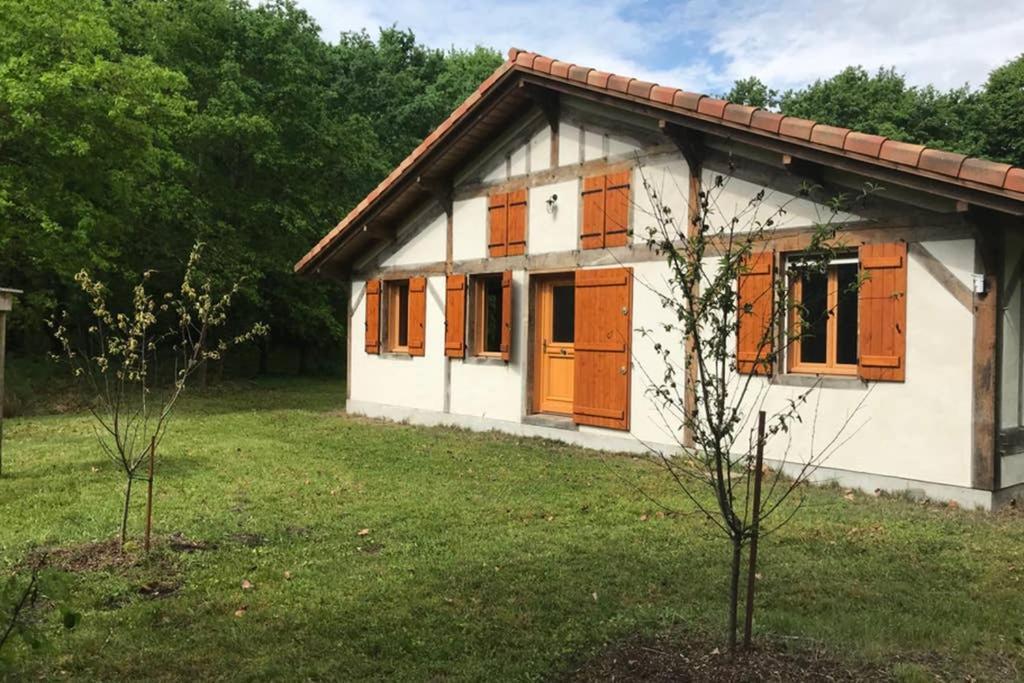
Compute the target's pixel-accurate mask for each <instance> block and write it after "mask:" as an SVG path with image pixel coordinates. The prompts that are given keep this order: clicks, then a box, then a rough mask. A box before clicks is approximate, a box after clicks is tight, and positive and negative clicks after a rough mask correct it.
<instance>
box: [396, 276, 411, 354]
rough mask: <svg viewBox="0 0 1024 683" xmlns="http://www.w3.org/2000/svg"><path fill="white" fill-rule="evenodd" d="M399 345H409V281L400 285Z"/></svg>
mask: <svg viewBox="0 0 1024 683" xmlns="http://www.w3.org/2000/svg"><path fill="white" fill-rule="evenodd" d="M398 345H399V346H408V345H409V283H408V282H403V283H401V284H400V285H398Z"/></svg>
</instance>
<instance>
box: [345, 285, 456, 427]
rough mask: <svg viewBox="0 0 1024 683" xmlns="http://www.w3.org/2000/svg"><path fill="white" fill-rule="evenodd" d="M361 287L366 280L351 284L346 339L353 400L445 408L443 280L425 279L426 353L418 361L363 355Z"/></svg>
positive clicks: (364, 310)
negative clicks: (351, 308) (349, 348)
mask: <svg viewBox="0 0 1024 683" xmlns="http://www.w3.org/2000/svg"><path fill="white" fill-rule="evenodd" d="M365 288H366V283H365V282H364V281H353V283H352V295H351V296H352V301H353V302H354V303H355V304H356V306H355V310H354V315H353V317H352V321H353V322H352V327H351V334H350V336H349V338H350V340H351V344H352V354H351V359H352V361H351V363H352V367H351V369H350V371H351V382H352V385H351V386H350V387H349V391H350V392H351V396H352V398H353V399H355V400H357V401H368V402H372V403H383V404H386V405H403V406H408V407H410V408H418V409H421V410H441V409H443V407H444V305H443V302H444V294H445V278H444V277H443V276H442V277H430V278H427V310H426V319H425V321H424V325H425V327H424V335H425V336H424V343H425V350H424V351H425V353H424V355H423V356H416V357H411V356H401V355H392V354H386V353H384V354H370V353H366V346H365V341H366V334H365V332H366V328H365V325H364V323H365V320H366V296H365Z"/></svg>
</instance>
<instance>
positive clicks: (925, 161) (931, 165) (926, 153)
mask: <svg viewBox="0 0 1024 683" xmlns="http://www.w3.org/2000/svg"><path fill="white" fill-rule="evenodd" d="M966 158H967V156H966V155H964V154H956V153H955V152H943V151H942V150H939V149H927V148H926V149H924V150H923V151H922V152H921V158H920V159H918V161H917V167H918V168H920V169H921V170H923V171H932V172H933V173H941V174H942V175H948V176H952V177H954V178H956V177H957V176H959V175H960V167H961V166H962V165H963V163H964V159H966Z"/></svg>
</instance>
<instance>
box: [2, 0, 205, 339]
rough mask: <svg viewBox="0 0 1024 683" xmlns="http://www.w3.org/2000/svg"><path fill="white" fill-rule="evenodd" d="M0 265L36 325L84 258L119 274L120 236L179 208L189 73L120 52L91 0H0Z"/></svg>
mask: <svg viewBox="0 0 1024 683" xmlns="http://www.w3.org/2000/svg"><path fill="white" fill-rule="evenodd" d="M0 16H3V17H4V19H3V21H2V22H0V224H2V226H3V229H2V230H0V272H2V273H4V275H5V278H14V279H16V280H17V282H18V284H19V285H20V286H21V288H23V289H25V290H26V291H27V292H28V295H27V296H26V297H25V298H24V300H23V304H24V305H22V306H20V307H19V308H18V309H16V311H15V317H14V327H15V330H17V329H19V328H22V329H24V328H26V327H27V328H29V329H41V328H42V321H43V319H44V318H45V316H46V315H47V313H48V311H50V310H51V309H52V308H53V307H54V306H55V305H56V302H57V301H58V300H62V299H65V298H66V296H67V294H68V291H69V289H70V284H71V280H72V277H73V276H74V273H76V272H77V271H78V270H79V269H81V268H82V267H86V266H87V267H90V268H92V269H94V270H97V271H98V272H103V273H107V274H111V275H113V276H114V277H115V279H116V278H117V277H119V275H120V274H122V273H123V272H124V269H125V267H126V265H128V264H126V263H125V258H124V257H125V245H128V244H132V243H148V244H150V245H154V244H157V243H158V242H154V241H153V240H151V239H148V236H147V235H146V231H147V228H148V226H152V225H159V224H162V223H163V222H164V221H165V220H166V219H167V217H168V216H170V215H173V214H175V213H176V212H177V210H178V208H179V207H180V204H179V201H178V200H179V199H180V198H181V192H180V184H179V181H178V179H179V172H180V171H181V169H182V168H183V165H184V159H183V158H182V156H181V154H180V153H179V152H178V150H177V149H176V148H175V141H176V135H177V133H178V132H179V131H180V130H181V126H182V125H183V123H184V121H185V119H186V118H187V116H188V115H189V112H190V103H189V101H188V99H187V98H186V97H185V96H184V94H183V93H184V90H185V88H186V85H187V82H186V79H185V78H184V77H183V76H182V75H181V74H180V73H177V72H175V71H173V70H171V69H167V68H165V67H163V66H160V65H159V64H157V63H155V62H154V60H153V59H152V58H150V57H148V56H144V55H132V54H127V53H125V52H124V51H123V50H122V49H121V46H120V43H119V38H118V34H117V31H116V30H115V28H114V27H113V26H112V25H111V23H110V22H109V20H108V16H107V13H106V9H105V3H103V2H101V1H100V0H84V1H77V0H75V1H72V0H38V1H33V2H20V1H19V0H0Z"/></svg>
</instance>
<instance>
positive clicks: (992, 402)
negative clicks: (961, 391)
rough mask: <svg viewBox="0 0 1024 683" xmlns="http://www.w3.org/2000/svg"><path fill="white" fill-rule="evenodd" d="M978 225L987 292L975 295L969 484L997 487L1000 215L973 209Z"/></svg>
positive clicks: (979, 260)
mask: <svg viewBox="0 0 1024 683" xmlns="http://www.w3.org/2000/svg"><path fill="white" fill-rule="evenodd" d="M971 214H972V216H971V217H972V218H973V219H974V221H975V222H976V224H977V232H976V235H975V241H974V244H975V254H976V258H975V271H977V272H980V273H982V275H983V277H984V285H985V293H984V294H977V295H975V297H974V361H973V365H974V367H973V372H972V400H971V405H972V413H973V415H972V426H973V428H972V438H971V452H972V457H971V486H973V487H974V488H976V489H984V490H986V491H997V490H999V488H1000V473H999V377H1000V372H1001V367H1000V354H999V350H1000V345H999V339H1000V336H1001V335H1000V333H1001V329H1000V327H1001V321H1002V317H1003V316H1002V309H1001V308H1000V305H1001V301H1000V300H1001V298H1002V297H1001V294H1002V283H1001V282H1000V281H1001V279H1002V270H1003V263H1002V260H1003V251H1004V234H1003V228H1004V220H1003V219H1002V217H1000V216H996V215H992V214H991V213H989V212H983V211H976V212H975V211H972V212H971Z"/></svg>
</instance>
